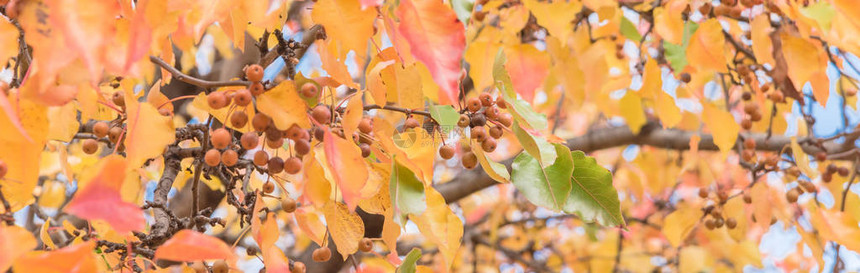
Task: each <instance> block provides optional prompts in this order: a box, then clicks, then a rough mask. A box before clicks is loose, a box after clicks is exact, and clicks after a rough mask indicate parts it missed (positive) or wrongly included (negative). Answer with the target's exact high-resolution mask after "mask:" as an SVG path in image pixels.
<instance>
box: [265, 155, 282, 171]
mask: <svg viewBox="0 0 860 273" xmlns="http://www.w3.org/2000/svg"><path fill="white" fill-rule="evenodd" d="M268 168H269V169H268V171H269V174H277V173H280V172H283V171H284V160H283V159H281V158H280V157H277V156H276V157H272V158H269V163H268Z"/></svg>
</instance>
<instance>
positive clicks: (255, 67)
mask: <svg viewBox="0 0 860 273" xmlns="http://www.w3.org/2000/svg"><path fill="white" fill-rule="evenodd" d="M245 77H246V78H248V80H249V81H252V82H259V81H262V80H263V67H262V66H260V65H259V64H252V65H249V66H248V67H247V68H245Z"/></svg>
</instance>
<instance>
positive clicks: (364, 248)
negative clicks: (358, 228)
mask: <svg viewBox="0 0 860 273" xmlns="http://www.w3.org/2000/svg"><path fill="white" fill-rule="evenodd" d="M358 250H360V251H361V252H370V251H373V241H372V240H370V238H361V241H358Z"/></svg>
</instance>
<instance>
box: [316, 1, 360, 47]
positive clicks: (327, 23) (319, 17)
mask: <svg viewBox="0 0 860 273" xmlns="http://www.w3.org/2000/svg"><path fill="white" fill-rule="evenodd" d="M311 18H312V19H313V20H314V22H315V23H318V24H321V25H323V26H324V27H325V32H326V35H328V37H329V38H333V39H334V41H335V42H339V43H340V44H341V50H340V54H338V57H340V58H341V59H346V54H347V53H349V51H350V50H354V51H355V54H356V55H357V58H360V59H363V58H364V56H366V54H367V53H366V51H367V40H368V39H370V36H373V21H375V20H376V10H375V9H362V8H361V5H360V4H359V1H355V0H322V1H318V2H317V3H316V4H314V5H313V10H312V11H311Z"/></svg>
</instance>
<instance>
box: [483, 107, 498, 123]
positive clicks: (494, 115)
mask: <svg viewBox="0 0 860 273" xmlns="http://www.w3.org/2000/svg"><path fill="white" fill-rule="evenodd" d="M501 113H502V112H500V111H499V108H498V107H495V106H490V107H487V108H484V115H485V116H487V118H488V119H490V120H496V119H498V118H499V114H501Z"/></svg>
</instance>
